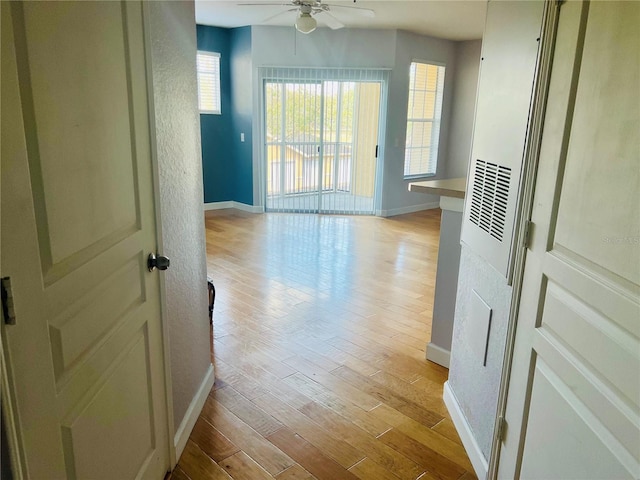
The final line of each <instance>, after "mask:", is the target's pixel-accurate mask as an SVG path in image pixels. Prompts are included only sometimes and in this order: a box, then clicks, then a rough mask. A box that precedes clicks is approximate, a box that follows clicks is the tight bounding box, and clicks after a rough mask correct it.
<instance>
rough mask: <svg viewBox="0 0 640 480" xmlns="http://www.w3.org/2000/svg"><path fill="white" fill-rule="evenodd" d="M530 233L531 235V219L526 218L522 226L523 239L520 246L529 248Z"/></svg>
mask: <svg viewBox="0 0 640 480" xmlns="http://www.w3.org/2000/svg"><path fill="white" fill-rule="evenodd" d="M532 235H533V222H532V221H531V220H527V223H526V225H525V226H524V239H523V241H522V246H523V247H524V248H531V238H532Z"/></svg>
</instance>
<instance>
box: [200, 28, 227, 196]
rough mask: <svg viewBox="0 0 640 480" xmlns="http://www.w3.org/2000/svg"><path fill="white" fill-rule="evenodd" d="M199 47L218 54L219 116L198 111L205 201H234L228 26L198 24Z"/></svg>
mask: <svg viewBox="0 0 640 480" xmlns="http://www.w3.org/2000/svg"><path fill="white" fill-rule="evenodd" d="M197 35H198V36H197V41H198V50H205V51H207V52H218V53H219V54H220V94H221V102H220V111H221V114H220V115H215V114H208V113H207V114H201V115H200V134H201V137H202V176H203V184H204V201H205V203H209V202H223V201H227V200H233V199H234V198H233V197H234V184H235V176H236V175H235V171H236V169H235V164H234V157H235V154H234V151H233V150H234V145H233V115H232V110H231V70H230V67H229V63H230V55H229V29H227V28H217V27H207V26H204V25H198V26H197Z"/></svg>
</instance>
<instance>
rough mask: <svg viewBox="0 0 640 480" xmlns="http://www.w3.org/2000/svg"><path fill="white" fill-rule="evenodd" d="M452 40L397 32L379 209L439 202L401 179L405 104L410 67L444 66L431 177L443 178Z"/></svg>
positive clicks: (452, 74) (390, 211) (400, 209)
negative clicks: (435, 163)
mask: <svg viewBox="0 0 640 480" xmlns="http://www.w3.org/2000/svg"><path fill="white" fill-rule="evenodd" d="M455 52H456V46H455V42H451V41H449V40H442V39H438V38H431V37H425V36H422V35H416V34H414V33H409V32H403V31H398V33H397V39H396V49H395V59H394V66H393V71H392V72H391V78H390V81H389V101H388V108H387V132H386V142H385V155H384V162H385V164H384V186H383V194H382V209H383V210H384V211H386V212H388V214H394V213H402V212H403V211H405V210H406V209H407V207H410V206H411V205H424V204H428V203H432V202H437V201H438V198H439V197H438V196H435V195H424V194H419V193H410V192H409V191H408V185H409V180H404V178H403V177H404V145H405V137H406V134H407V103H408V101H409V67H410V64H411V62H412V61H414V60H422V61H426V62H433V63H438V64H441V65H445V66H446V70H445V79H444V98H443V103H442V118H441V123H440V145H439V148H438V166H437V171H436V175H435V177H433V178H443V177H444V174H445V170H446V161H447V150H448V145H447V144H448V138H449V122H450V117H451V101H452V94H453V81H454V78H455V74H456V73H455V72H456V67H455Z"/></svg>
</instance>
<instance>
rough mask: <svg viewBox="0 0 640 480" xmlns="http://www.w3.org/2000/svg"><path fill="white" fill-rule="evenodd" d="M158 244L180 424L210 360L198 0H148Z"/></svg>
mask: <svg viewBox="0 0 640 480" xmlns="http://www.w3.org/2000/svg"><path fill="white" fill-rule="evenodd" d="M148 6H149V9H150V10H149V11H150V37H151V43H152V44H151V67H152V72H150V73H151V74H152V77H153V93H154V104H155V132H156V137H157V138H156V139H157V162H158V171H159V185H160V192H159V196H160V218H161V235H162V238H161V239H160V243H161V245H159V248H160V251H161V252H162V253H164V254H165V255H167V256H168V257H169V258H170V259H171V268H169V270H167V271H165V272H164V273H163V275H162V276H163V278H164V285H165V291H166V308H165V309H164V313H165V318H166V319H167V320H168V323H169V342H170V357H171V377H172V382H173V416H174V424H175V427H176V428H177V427H178V426H179V425H180V423H181V422H182V420H183V418H184V416H185V413H186V412H187V409H188V408H189V405H190V404H191V402H192V400H193V398H194V396H195V395H196V392H197V391H198V389H199V387H200V385H201V384H202V382H203V379H204V377H205V374H206V372H207V371H208V369H209V366H210V364H211V360H210V353H209V323H208V318H209V315H208V309H207V305H208V298H207V293H206V254H205V236H204V220H203V216H202V198H203V192H202V159H201V150H200V120H199V114H198V110H197V91H196V64H195V61H196V24H195V10H194V4H193V2H182V1H176V2H150V3H149V5H148Z"/></svg>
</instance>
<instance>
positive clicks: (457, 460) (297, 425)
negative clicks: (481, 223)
mask: <svg viewBox="0 0 640 480" xmlns="http://www.w3.org/2000/svg"><path fill="white" fill-rule="evenodd" d="M205 222H206V232H207V264H208V270H209V274H210V275H211V276H212V277H213V279H214V283H215V286H216V294H217V297H216V303H215V310H214V322H213V330H212V351H213V354H212V359H213V361H214V363H215V373H216V382H215V384H214V386H213V389H212V390H211V393H210V394H209V397H208V399H207V401H206V403H205V406H204V408H203V410H202V413H201V414H200V418H199V419H198V422H197V423H196V426H195V428H194V429H193V432H192V433H191V437H190V439H189V442H188V444H187V446H186V448H185V450H184V453H183V454H182V457H181V458H180V461H179V463H178V466H177V467H176V469H175V470H174V472H173V473H172V477H171V478H173V479H176V480H177V479H180V480H182V479H191V480H199V479H209V478H212V479H229V478H233V479H235V480H245V479H247V480H261V479H269V478H276V479H278V480H297V479H319V480H337V479H363V480H378V479H389V480H415V479H418V478H420V479H421V480H429V479H445V480H448V479H462V478H464V480H470V479H473V478H475V475H473V473H472V472H473V469H472V467H471V464H470V462H469V459H468V457H467V455H466V453H465V451H464V448H463V447H462V444H461V442H460V439H459V437H458V435H457V433H456V431H455V428H454V427H453V424H452V423H451V420H450V418H449V416H448V414H447V410H446V408H445V406H444V404H443V402H442V386H443V383H444V381H445V380H446V379H447V373H448V372H447V370H446V369H445V368H442V367H440V366H439V365H436V364H434V363H431V362H428V361H426V360H424V348H425V345H426V343H427V342H428V340H429V338H430V334H431V311H432V308H433V288H434V282H435V270H436V260H437V254H438V237H439V228H440V211H439V210H430V211H425V212H418V213H414V214H409V215H403V216H398V217H393V218H387V219H384V218H376V217H345V216H323V215H296V214H264V215H255V214H247V213H243V212H240V211H238V210H218V211H211V212H207V213H206V216H205Z"/></svg>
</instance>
